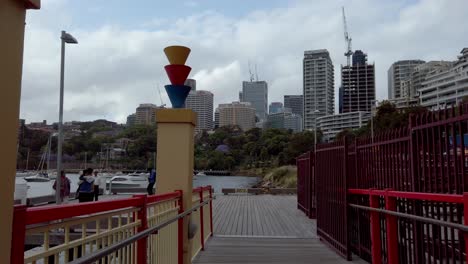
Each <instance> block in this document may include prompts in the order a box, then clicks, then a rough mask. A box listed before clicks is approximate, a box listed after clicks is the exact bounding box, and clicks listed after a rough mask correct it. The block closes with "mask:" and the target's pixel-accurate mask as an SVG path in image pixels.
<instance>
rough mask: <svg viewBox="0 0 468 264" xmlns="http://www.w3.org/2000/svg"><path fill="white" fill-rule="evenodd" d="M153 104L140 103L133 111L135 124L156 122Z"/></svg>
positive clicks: (155, 107) (153, 123) (155, 108)
mask: <svg viewBox="0 0 468 264" xmlns="http://www.w3.org/2000/svg"><path fill="white" fill-rule="evenodd" d="M158 108H159V107H157V106H156V105H154V104H140V105H139V106H138V107H137V108H136V112H135V124H136V125H155V124H156V110H157V109H158Z"/></svg>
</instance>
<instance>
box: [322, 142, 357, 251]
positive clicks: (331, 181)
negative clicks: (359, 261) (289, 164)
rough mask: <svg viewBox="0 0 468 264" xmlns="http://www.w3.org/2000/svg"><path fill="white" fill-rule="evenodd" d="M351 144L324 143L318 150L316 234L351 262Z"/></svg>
mask: <svg viewBox="0 0 468 264" xmlns="http://www.w3.org/2000/svg"><path fill="white" fill-rule="evenodd" d="M347 152H348V145H347V144H346V143H344V144H343V143H342V142H336V143H328V144H321V145H319V146H317V150H316V163H315V164H316V166H315V175H316V176H317V177H316V186H317V187H316V195H317V235H318V236H320V237H321V238H322V240H323V241H325V242H326V243H327V244H329V245H331V246H332V247H333V248H335V249H336V251H337V252H338V253H339V254H340V255H342V256H343V257H345V258H346V259H348V260H351V251H350V248H349V241H348V232H347V228H346V226H347V221H348V220H347V218H348V214H347V201H346V190H347V183H346V179H347V178H346V174H347V172H348V170H347V169H346V168H347V158H346V155H347Z"/></svg>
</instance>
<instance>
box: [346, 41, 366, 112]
mask: <svg viewBox="0 0 468 264" xmlns="http://www.w3.org/2000/svg"><path fill="white" fill-rule="evenodd" d="M341 85H342V88H341V91H340V97H341V98H340V104H341V105H340V107H339V109H340V113H348V112H356V111H365V112H371V109H372V104H373V102H374V101H375V66H374V64H368V63H367V54H365V53H364V52H362V51H361V50H356V51H355V52H353V55H352V65H346V66H343V65H342V66H341Z"/></svg>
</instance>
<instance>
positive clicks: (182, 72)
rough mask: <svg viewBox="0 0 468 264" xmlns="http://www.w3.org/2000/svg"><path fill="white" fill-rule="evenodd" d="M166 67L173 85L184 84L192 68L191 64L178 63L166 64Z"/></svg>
mask: <svg viewBox="0 0 468 264" xmlns="http://www.w3.org/2000/svg"><path fill="white" fill-rule="evenodd" d="M164 69H166V73H167V76H168V77H169V80H170V81H171V84H172V85H184V83H185V80H187V77H188V75H189V73H190V71H191V70H192V68H190V67H189V66H185V65H178V64H174V65H166V66H164Z"/></svg>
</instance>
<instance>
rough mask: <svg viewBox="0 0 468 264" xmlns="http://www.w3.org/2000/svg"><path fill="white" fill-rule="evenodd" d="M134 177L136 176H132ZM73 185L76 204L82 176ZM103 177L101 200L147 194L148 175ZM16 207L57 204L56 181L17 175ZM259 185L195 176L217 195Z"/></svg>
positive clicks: (244, 179)
mask: <svg viewBox="0 0 468 264" xmlns="http://www.w3.org/2000/svg"><path fill="white" fill-rule="evenodd" d="M132 175H133V176H132ZM67 177H68V178H69V179H70V183H71V187H70V188H71V193H70V201H74V200H75V193H76V190H77V188H78V181H79V174H75V173H73V174H67ZM100 177H103V178H104V179H106V188H105V189H104V188H101V190H100V193H101V194H102V196H100V198H99V199H101V197H103V198H104V197H106V196H110V197H112V196H116V195H118V196H120V195H128V194H137V193H146V187H147V184H148V180H147V176H146V174H145V173H131V174H127V175H124V174H123V173H122V174H120V173H119V174H118V175H115V174H104V173H103V175H102V176H100ZM15 180H16V181H15V183H16V184H15V204H26V205H28V206H38V205H44V204H49V203H54V202H55V192H54V189H53V188H52V185H53V184H54V180H48V181H43V182H41V181H37V182H36V181H30V182H27V181H25V179H24V176H19V175H17V177H16V179H15ZM258 181H259V178H257V177H247V176H194V177H193V186H194V188H195V187H199V186H206V185H211V186H213V190H214V192H215V193H221V192H223V188H227V190H231V189H242V188H250V187H252V186H253V185H255V184H256V183H257V182H258ZM104 199H106V198H104Z"/></svg>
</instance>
